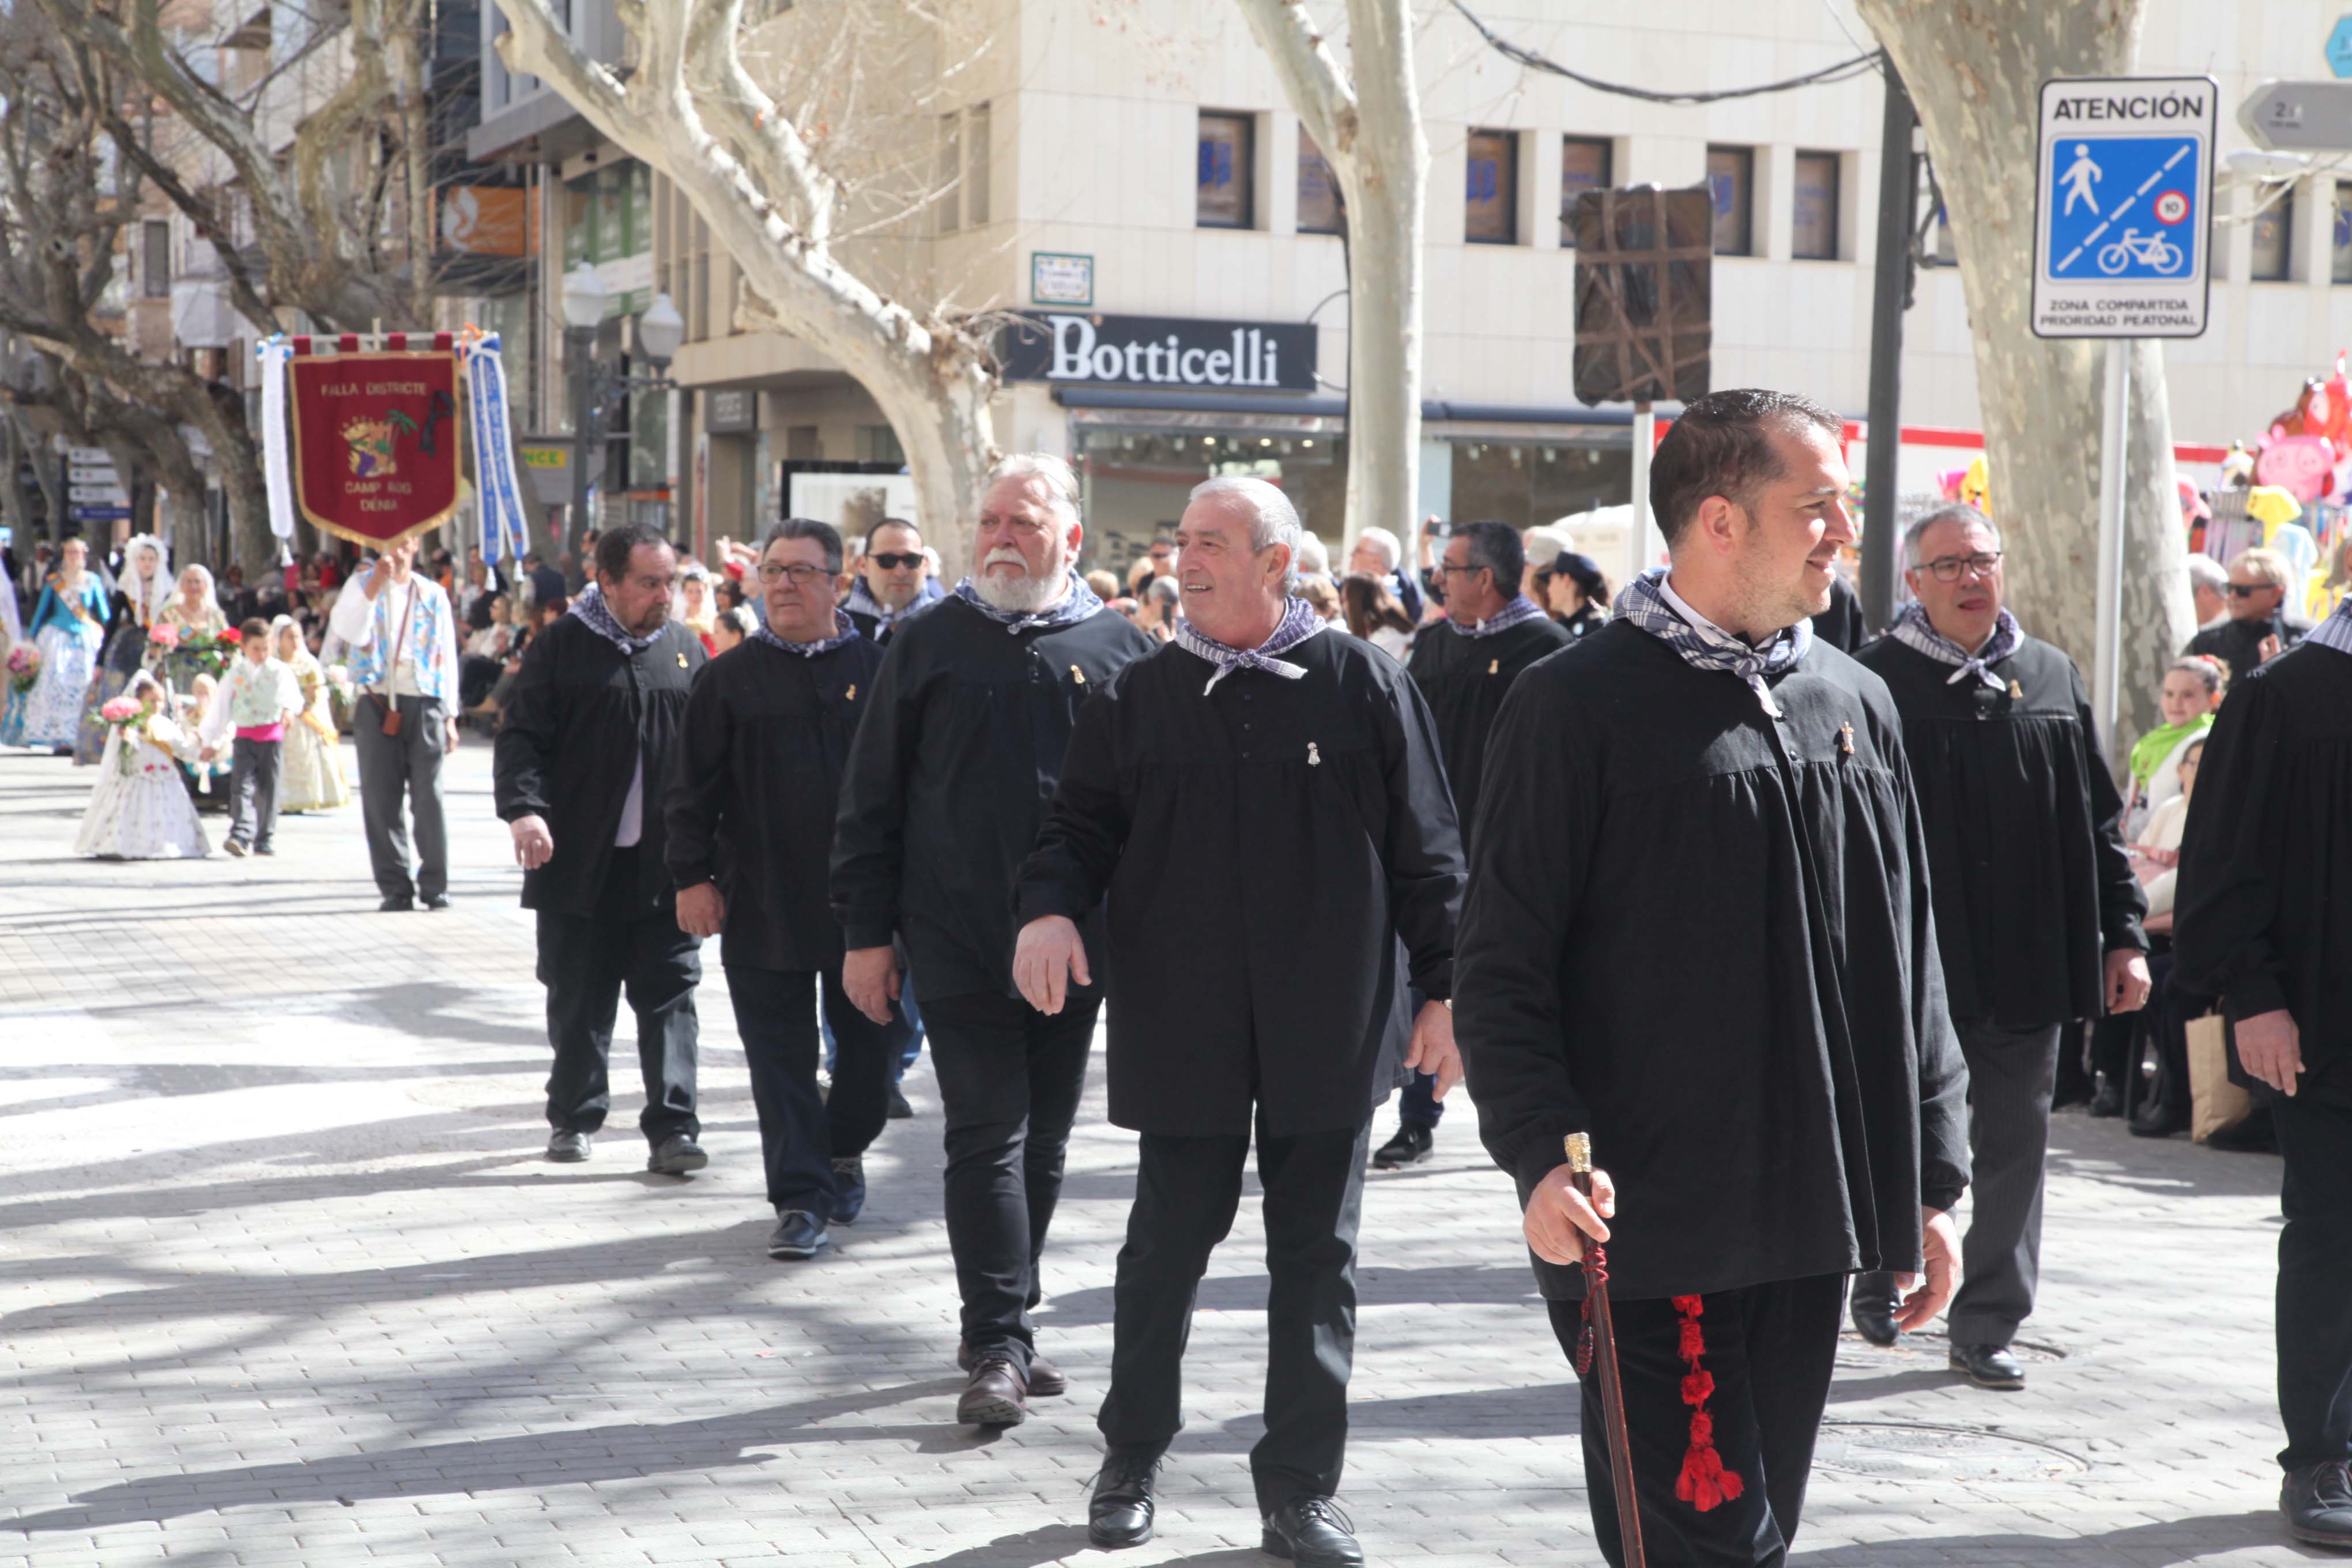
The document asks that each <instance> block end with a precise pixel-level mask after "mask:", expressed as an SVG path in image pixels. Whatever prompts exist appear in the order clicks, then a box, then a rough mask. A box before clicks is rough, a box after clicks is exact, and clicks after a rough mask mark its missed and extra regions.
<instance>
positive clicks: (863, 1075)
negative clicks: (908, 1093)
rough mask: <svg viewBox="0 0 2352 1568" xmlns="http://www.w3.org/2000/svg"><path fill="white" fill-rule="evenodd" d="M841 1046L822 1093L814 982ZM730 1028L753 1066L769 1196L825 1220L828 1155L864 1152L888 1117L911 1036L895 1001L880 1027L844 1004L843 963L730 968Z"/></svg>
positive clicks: (830, 1194) (830, 1190)
mask: <svg viewBox="0 0 2352 1568" xmlns="http://www.w3.org/2000/svg"><path fill="white" fill-rule="evenodd" d="M820 985H822V986H823V988H824V1011H825V1016H826V1017H828V1018H830V1019H831V1020H832V1021H833V1031H834V1038H835V1042H836V1044H837V1046H838V1047H839V1048H838V1049H837V1050H836V1052H835V1057H834V1064H833V1090H832V1094H831V1095H830V1097H829V1098H824V1099H820V1098H819V1097H818V1095H817V1090H816V1061H817V1056H818V1053H819V1050H820V1046H819V1042H818V1035H817V1023H816V998H817V990H818V987H819V986H820ZM727 989H728V993H729V994H730V996H732V997H733V999H734V1003H735V1032H736V1033H737V1035H739V1036H740V1037H741V1038H742V1041H743V1058H744V1060H745V1061H746V1063H748V1064H749V1066H750V1067H751V1103H752V1104H753V1105H754V1106H755V1107H757V1108H758V1110H759V1113H760V1153H761V1156H762V1158H763V1160H764V1161H765V1163H766V1164H767V1167H768V1202H769V1203H770V1204H771V1205H773V1206H774V1207H776V1208H778V1209H804V1210H806V1211H808V1212H809V1213H811V1214H814V1215H816V1216H817V1217H818V1218H819V1219H824V1218H825V1217H827V1216H828V1215H831V1213H832V1212H833V1210H832V1204H833V1199H834V1195H835V1194H834V1185H833V1162H834V1161H835V1160H843V1159H847V1158H848V1157H850V1156H851V1155H853V1154H863V1153H865V1152H866V1148H867V1146H868V1145H869V1144H871V1143H872V1142H874V1140H875V1139H876V1138H877V1136H879V1135H880V1133H881V1131H882V1127H883V1124H884V1122H885V1121H887V1120H888V1118H889V1115H890V1084H891V1075H892V1074H893V1072H894V1071H895V1070H896V1068H897V1067H898V1053H899V1052H900V1051H902V1050H904V1049H905V1048H906V1044H907V1039H908V1036H909V1035H911V1034H912V1033H913V1031H912V1030H911V1029H909V1028H908V1026H907V1025H906V1023H905V1021H904V1019H902V1018H901V1017H900V1016H899V1015H898V1009H897V1008H896V1007H893V1008H891V1010H890V1015H891V1021H890V1022H889V1023H888V1024H887V1025H884V1024H877V1023H876V1022H875V1021H874V1020H873V1019H871V1018H869V1017H867V1016H866V1015H865V1014H863V1013H861V1012H859V1011H858V1010H857V1009H856V1007H854V1006H852V1005H850V1002H849V997H848V995H847V994H846V993H845V992H844V991H843V990H842V988H841V970H840V969H839V968H838V967H837V966H836V967H835V968H832V969H826V970H814V969H801V970H783V969H752V968H748V967H745V966H743V965H740V964H732V963H730V964H729V965H728V966H727Z"/></svg>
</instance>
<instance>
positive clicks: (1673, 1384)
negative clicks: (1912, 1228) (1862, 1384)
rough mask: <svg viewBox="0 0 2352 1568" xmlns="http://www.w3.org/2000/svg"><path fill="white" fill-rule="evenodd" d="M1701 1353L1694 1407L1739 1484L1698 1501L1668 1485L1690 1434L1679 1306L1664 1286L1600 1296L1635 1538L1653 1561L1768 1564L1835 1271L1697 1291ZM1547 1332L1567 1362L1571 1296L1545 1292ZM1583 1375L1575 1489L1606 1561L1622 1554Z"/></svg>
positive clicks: (1816, 1407) (1795, 1495) (1804, 1438)
mask: <svg viewBox="0 0 2352 1568" xmlns="http://www.w3.org/2000/svg"><path fill="white" fill-rule="evenodd" d="M1700 1300H1701V1301H1702V1302H1703V1303H1704V1306H1703V1310H1702V1311H1701V1313H1700V1317H1699V1327H1700V1329H1701V1330H1702V1331H1703V1333H1704V1336H1705V1340H1706V1353H1705V1354H1704V1356H1703V1357H1702V1358H1701V1363H1700V1364H1701V1366H1702V1367H1703V1368H1704V1370H1706V1372H1707V1373H1710V1374H1712V1375H1713V1377H1714V1378H1715V1391H1714V1393H1713V1394H1710V1395H1709V1396H1708V1398H1707V1401H1706V1412H1707V1414H1708V1415H1710V1416H1712V1417H1713V1418H1714V1422H1715V1447H1716V1451H1717V1453H1718V1454H1719V1455H1720V1456H1721V1457H1722V1459H1723V1468H1725V1469H1726V1470H1729V1471H1737V1472H1738V1475H1739V1479H1740V1481H1741V1482H1742V1487H1741V1490H1740V1494H1739V1496H1738V1497H1737V1498H1732V1499H1727V1500H1725V1501H1723V1502H1721V1503H1719V1504H1717V1506H1716V1507H1714V1508H1712V1509H1709V1510H1707V1511H1706V1512H1704V1513H1702V1512H1700V1511H1699V1510H1698V1509H1697V1507H1696V1505H1695V1504H1693V1503H1687V1502H1685V1501H1683V1500H1681V1499H1680V1498H1677V1497H1676V1496H1675V1479H1676V1478H1677V1477H1679V1476H1680V1475H1681V1474H1682V1468H1683V1456H1684V1454H1685V1453H1686V1452H1687V1451H1688V1449H1689V1447H1690V1430H1691V1412H1692V1407H1691V1406H1689V1405H1685V1404H1684V1403H1683V1397H1682V1384H1683V1378H1684V1376H1685V1374H1686V1373H1688V1371H1689V1370H1690V1369H1689V1368H1688V1367H1687V1366H1685V1364H1684V1363H1683V1360H1682V1356H1681V1354H1680V1344H1681V1339H1682V1324H1683V1319H1682V1316H1681V1314H1680V1313H1678V1312H1676V1311H1675V1307H1674V1302H1673V1301H1672V1300H1668V1299H1658V1300H1639V1301H1617V1300H1612V1303H1611V1305H1612V1307H1613V1308H1614V1309H1615V1311H1614V1316H1615V1319H1616V1327H1617V1368H1618V1372H1619V1373H1620V1375H1621V1377H1622V1381H1623V1384H1624V1387H1625V1438H1626V1443H1627V1445H1628V1447H1630V1448H1631V1450H1632V1453H1633V1490H1634V1496H1635V1498H1636V1499H1638V1500H1639V1501H1640V1504H1641V1509H1642V1543H1643V1547H1644V1549H1645V1550H1646V1551H1647V1552H1648V1555H1649V1560H1650V1563H1652V1565H1653V1568H1780V1564H1782V1563H1786V1562H1787V1561H1788V1557H1789V1543H1790V1542H1791V1541H1793V1540H1795V1539H1796V1534H1797V1520H1798V1516H1799V1515H1800V1514H1801V1512H1802V1511H1803V1510H1804V1506H1805V1483H1806V1482H1807V1480H1808V1479H1811V1472H1812V1468H1813V1440H1814V1438H1815V1437H1816V1436H1819V1435H1820V1432H1821V1426H1822V1410H1823V1408H1824V1407H1826V1406H1827V1405H1828V1403H1829V1394H1830V1374H1831V1373H1832V1370H1833V1369H1834V1367H1835V1365H1836V1363H1837V1340H1838V1318H1839V1313H1840V1309H1841V1308H1842V1307H1843V1304H1844V1301H1845V1277H1844V1276H1843V1275H1839V1274H1823V1275H1816V1276H1814V1277H1812V1278H1811V1279H1783V1280H1779V1281H1776V1282H1775V1283H1773V1284H1769V1285H1754V1286H1750V1287H1748V1289H1744V1290H1722V1291H1717V1292H1715V1293H1713V1294H1710V1295H1707V1296H1704V1297H1702V1298H1701V1299H1700ZM1549 1306H1550V1309H1551V1326H1552V1332H1553V1333H1554V1334H1556V1335H1558V1336H1559V1343H1560V1348H1561V1349H1562V1350H1565V1351H1566V1352H1568V1359H1569V1364H1570V1365H1571V1366H1573V1365H1574V1364H1575V1363H1576V1342H1577V1339H1578V1336H1579V1334H1580V1332H1581V1331H1582V1329H1583V1326H1584V1322H1583V1303H1582V1302H1580V1301H1553V1302H1550V1303H1549ZM1580 1381H1581V1382H1582V1384H1583V1421H1582V1425H1583V1429H1584V1489H1585V1496H1586V1499H1587V1500H1588V1501H1589V1502H1590V1504H1591V1509H1592V1532H1593V1534H1594V1536H1595V1537H1596V1538H1597V1539H1598V1541H1599V1542H1600V1544H1601V1555H1602V1556H1603V1557H1605V1558H1607V1559H1608V1560H1609V1563H1610V1568H1623V1565H1624V1562H1625V1554H1624V1549H1623V1547H1622V1544H1621V1542H1620V1540H1619V1536H1618V1525H1617V1494H1616V1489H1615V1488H1614V1486H1613V1484H1612V1479H1611V1478H1612V1474H1613V1472H1612V1470H1611V1468H1610V1463H1609V1439H1608V1436H1607V1432H1608V1428H1607V1426H1606V1424H1605V1422H1604V1420H1603V1417H1602V1415H1601V1376H1600V1373H1599V1371H1598V1370H1597V1369H1596V1370H1595V1371H1594V1373H1593V1374H1592V1375H1591V1376H1590V1377H1586V1378H1583V1379H1581V1380H1580Z"/></svg>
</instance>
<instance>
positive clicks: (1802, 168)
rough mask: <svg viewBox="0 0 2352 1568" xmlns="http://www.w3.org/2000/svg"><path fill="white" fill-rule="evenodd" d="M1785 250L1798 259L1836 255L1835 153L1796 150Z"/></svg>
mask: <svg viewBox="0 0 2352 1568" xmlns="http://www.w3.org/2000/svg"><path fill="white" fill-rule="evenodd" d="M1789 208H1790V214H1791V227H1790V244H1789V254H1790V256H1792V257H1794V258H1797V259H1798V260H1800V261H1835V260H1836V259H1837V258H1838V155H1837V154H1836V153H1798V154H1797V174H1796V184H1795V186H1794V188H1793V189H1792V190H1791V191H1790V203H1789Z"/></svg>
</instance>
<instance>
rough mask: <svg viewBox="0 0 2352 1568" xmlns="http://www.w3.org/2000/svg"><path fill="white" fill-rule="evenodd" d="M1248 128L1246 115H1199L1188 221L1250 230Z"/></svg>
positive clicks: (1253, 222)
mask: <svg viewBox="0 0 2352 1568" xmlns="http://www.w3.org/2000/svg"><path fill="white" fill-rule="evenodd" d="M1253 129H1254V127H1253V126H1252V123H1251V121H1250V117H1249V116H1248V115H1246V114H1203V115H1202V116H1201V144H1200V145H1201V156H1200V171H1199V179H1198V184H1199V189H1198V190H1197V191H1196V193H1195V194H1194V196H1193V201H1192V221H1193V222H1194V223H1196V224H1197V225H1199V226H1201V227H1202V228H1251V227H1254V226H1255V225H1256V222H1257V204H1256V203H1255V200H1254V199H1253V196H1254V193H1253V192H1252V191H1251V190H1250V174H1251V166H1252V165H1251V158H1252V154H1253V153H1254V152H1255V148H1254V146H1253V145H1252V140H1253V139H1252V131H1253Z"/></svg>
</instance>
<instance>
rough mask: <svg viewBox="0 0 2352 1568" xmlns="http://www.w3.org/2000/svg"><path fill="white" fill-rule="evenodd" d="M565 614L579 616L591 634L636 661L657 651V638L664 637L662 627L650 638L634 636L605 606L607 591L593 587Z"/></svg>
mask: <svg viewBox="0 0 2352 1568" xmlns="http://www.w3.org/2000/svg"><path fill="white" fill-rule="evenodd" d="M563 613H564V614H565V615H567V616H579V617H580V619H581V620H582V621H583V622H584V623H585V624H586V626H587V627H588V629H589V630H590V631H592V632H594V633H595V634H596V635H597V636H598V637H603V638H604V640H605V641H606V642H608V643H611V644H612V645H613V646H614V647H617V648H619V649H620V650H621V651H622V652H623V653H625V654H627V655H628V656H629V657H631V658H635V657H636V656H637V655H638V654H641V653H643V652H645V651H646V649H647V648H649V647H653V646H654V638H655V637H660V636H661V628H660V627H658V626H656V628H654V630H653V632H652V633H651V634H650V635H649V636H646V637H635V636H632V635H631V634H630V632H629V630H628V628H627V627H625V626H622V625H621V623H620V622H619V621H617V620H614V618H613V611H612V609H611V607H610V606H609V605H606V604H605V603H604V589H602V588H600V587H598V586H597V585H596V584H593V583H591V584H588V585H587V586H586V587H585V588H583V589H581V590H580V596H579V597H578V598H576V599H574V600H572V607H571V608H570V609H568V610H566V611H564V612H563Z"/></svg>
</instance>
